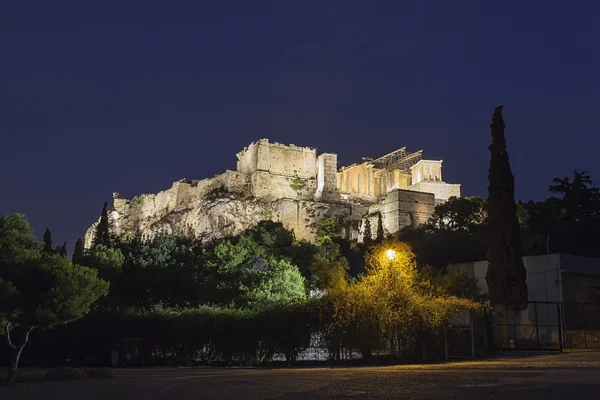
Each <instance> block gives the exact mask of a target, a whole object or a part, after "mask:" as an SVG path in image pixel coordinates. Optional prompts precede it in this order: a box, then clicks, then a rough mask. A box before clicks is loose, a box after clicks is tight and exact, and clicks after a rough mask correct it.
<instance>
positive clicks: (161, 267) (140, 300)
mask: <svg viewBox="0 0 600 400" xmlns="http://www.w3.org/2000/svg"><path fill="white" fill-rule="evenodd" d="M140 239H141V238H139V237H138V236H137V235H136V236H134V237H132V238H130V239H128V240H127V241H122V242H120V243H117V244H116V247H117V248H118V249H119V250H120V251H121V252H122V253H123V255H124V258H125V262H124V263H123V268H122V274H120V275H118V276H116V277H115V278H116V281H115V285H114V290H112V289H111V293H110V294H109V297H110V298H111V303H112V304H113V305H117V306H121V305H124V306H127V305H135V306H142V307H144V308H147V307H150V306H152V305H155V304H158V303H162V304H164V305H167V306H187V305H198V304H200V302H201V300H203V299H205V300H210V298H209V297H203V296H209V295H210V293H208V291H207V290H204V289H206V287H205V286H203V285H204V284H205V280H206V279H207V278H208V277H207V274H206V271H205V270H204V269H203V267H204V261H203V259H202V256H203V253H202V249H201V247H200V246H199V244H198V243H197V242H195V241H193V240H191V239H189V238H187V237H182V236H175V235H157V236H155V237H153V238H152V239H151V240H147V241H142V240H140ZM217 283H218V282H217Z"/></svg>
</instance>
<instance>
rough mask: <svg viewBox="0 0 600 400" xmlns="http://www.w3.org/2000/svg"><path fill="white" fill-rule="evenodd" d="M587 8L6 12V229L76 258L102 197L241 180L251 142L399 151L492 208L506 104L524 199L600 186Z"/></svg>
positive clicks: (594, 30)
mask: <svg viewBox="0 0 600 400" xmlns="http://www.w3.org/2000/svg"><path fill="white" fill-rule="evenodd" d="M598 20H600V3H599V2H596V1H577V2H565V1H543V2H542V1H523V0H520V1H503V2H497V1H493V2H492V1H481V0H477V1H463V0H461V1H447V0H440V1H426V0H418V1H411V2H404V1H400V0H393V1H349V0H339V1H325V0H315V1H308V0H301V1H300V0H298V1H282V0H274V1H261V0H255V1H249V0H239V1H227V0H219V1H203V0H200V1H198V0H195V1H161V2H159V1H149V0H144V1H130V0H128V1H123V0H119V1H109V0H102V1H86V0H77V1H71V2H68V1H59V0H57V1H47V0H44V1H27V0H19V1H5V2H3V3H2V5H1V6H0V77H1V78H0V79H1V81H0V138H1V139H0V149H1V156H0V215H5V214H10V213H13V212H20V213H24V214H25V215H26V216H27V217H28V219H29V221H30V222H31V224H32V226H33V227H34V229H35V231H36V233H37V234H38V236H39V237H40V238H41V234H42V233H43V231H44V229H45V228H46V227H49V228H50V229H51V230H52V232H53V236H54V243H55V244H60V243H61V242H62V241H64V240H68V242H69V248H71V249H72V246H73V244H74V242H75V240H76V239H77V238H78V237H81V236H83V234H84V232H85V229H86V228H87V227H88V226H89V225H90V224H91V223H92V222H93V221H94V220H95V219H96V218H97V216H98V215H99V213H100V210H101V208H102V203H103V202H104V201H105V200H107V201H109V204H112V192H119V193H120V194H121V196H122V197H127V198H130V197H132V196H135V195H138V194H141V193H148V192H157V191H159V190H162V189H166V188H169V187H170V185H171V182H173V181H175V180H179V179H181V178H187V179H201V178H206V177H212V176H213V175H214V174H217V173H220V172H223V171H225V170H226V169H232V170H234V169H235V165H236V157H235V154H236V153H237V152H238V151H240V150H241V149H242V148H243V147H244V146H246V145H248V144H249V143H250V142H251V141H254V140H257V139H259V138H261V137H267V138H269V139H270V140H271V141H277V142H281V143H286V144H287V143H294V144H297V145H305V146H313V147H316V148H317V149H318V152H319V153H321V152H334V153H337V154H338V159H339V161H340V166H341V165H346V164H350V163H353V162H357V161H360V160H361V157H363V156H370V157H377V156H380V155H383V154H386V153H388V152H390V151H392V150H395V149H397V148H399V147H402V146H407V149H408V150H409V151H414V150H419V149H423V151H424V157H425V158H428V159H443V160H444V164H443V177H444V180H445V181H447V182H450V183H461V184H462V191H463V195H481V196H485V195H486V194H487V168H488V160H489V153H488V150H487V146H488V145H489V142H490V133H489V124H490V121H491V115H492V112H493V110H494V107H495V106H496V105H499V104H503V105H504V106H505V112H504V117H505V121H506V123H507V131H506V134H507V139H508V146H509V153H510V157H511V164H512V169H513V173H514V174H515V179H516V196H517V198H519V199H523V200H529V199H535V200H539V199H543V198H545V197H546V196H547V195H548V192H547V188H548V185H549V184H550V183H551V182H552V179H553V178H554V177H557V176H566V175H570V174H571V171H572V170H573V169H580V170H582V169H586V170H588V171H589V172H590V174H591V176H592V179H596V180H598V181H600V167H599V166H598V146H599V145H600V139H599V135H598V123H599V122H598V119H599V114H598V108H599V106H600V104H599V103H600V102H599V98H600V82H599V81H600V52H599V49H600V47H599V45H598V40H599V39H600V24H599V23H598Z"/></svg>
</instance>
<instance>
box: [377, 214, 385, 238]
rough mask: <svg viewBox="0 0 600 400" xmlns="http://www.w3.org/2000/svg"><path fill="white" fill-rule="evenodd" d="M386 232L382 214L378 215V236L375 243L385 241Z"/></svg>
mask: <svg viewBox="0 0 600 400" xmlns="http://www.w3.org/2000/svg"><path fill="white" fill-rule="evenodd" d="M384 236H385V234H384V232H383V220H382V216H381V213H379V214H377V236H375V242H377V243H381V241H382V240H383V239H384Z"/></svg>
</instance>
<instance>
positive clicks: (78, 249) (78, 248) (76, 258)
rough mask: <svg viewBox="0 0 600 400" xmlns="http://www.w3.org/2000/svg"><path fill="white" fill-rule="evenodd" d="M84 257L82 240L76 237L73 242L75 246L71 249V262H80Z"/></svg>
mask: <svg viewBox="0 0 600 400" xmlns="http://www.w3.org/2000/svg"><path fill="white" fill-rule="evenodd" d="M84 258H85V248H84V247H83V241H82V240H81V239H77V241H76V242H75V248H74V249H73V257H72V258H71V261H73V264H82V263H83V262H84Z"/></svg>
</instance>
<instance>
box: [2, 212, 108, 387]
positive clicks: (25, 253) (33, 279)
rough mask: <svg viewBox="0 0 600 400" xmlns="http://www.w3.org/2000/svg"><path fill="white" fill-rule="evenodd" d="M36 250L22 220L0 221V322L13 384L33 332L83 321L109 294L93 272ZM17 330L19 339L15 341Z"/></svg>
mask: <svg viewBox="0 0 600 400" xmlns="http://www.w3.org/2000/svg"><path fill="white" fill-rule="evenodd" d="M39 249H41V246H40V245H39V244H38V243H37V240H36V239H35V236H34V234H33V231H32V230H31V227H30V226H29V223H28V222H27V220H26V219H25V218H24V217H23V216H21V215H18V214H14V215H12V216H8V217H0V320H2V323H3V332H2V333H3V335H4V337H5V341H6V344H7V345H8V347H9V348H10V350H11V360H10V365H9V375H8V380H9V382H12V380H14V377H15V374H16V371H17V367H18V364H19V358H20V356H21V353H22V351H23V348H24V347H25V345H26V344H27V342H28V340H29V334H30V333H31V331H32V330H33V329H35V328H38V329H49V328H52V327H54V326H56V325H58V324H64V323H68V322H71V321H74V320H76V319H79V318H81V317H83V316H84V315H86V314H87V313H88V312H89V311H90V307H91V305H92V304H93V303H94V302H95V301H96V300H97V299H98V298H100V297H101V296H104V295H105V294H106V293H107V291H108V283H107V282H105V281H103V280H101V279H99V278H98V275H97V272H96V271H94V270H93V269H91V268H87V267H83V266H79V265H73V264H72V263H71V262H70V261H69V260H68V259H67V258H66V257H62V256H60V255H56V254H46V253H40V251H39ZM17 331H20V332H19V333H20V335H19V336H20V337H19V339H18V341H16V342H15V341H13V337H15V334H16V333H17Z"/></svg>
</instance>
